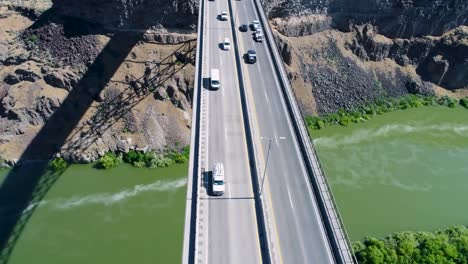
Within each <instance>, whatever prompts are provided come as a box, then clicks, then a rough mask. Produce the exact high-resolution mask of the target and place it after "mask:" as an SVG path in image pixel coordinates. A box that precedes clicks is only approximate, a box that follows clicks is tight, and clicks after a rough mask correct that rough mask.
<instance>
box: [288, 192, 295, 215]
mask: <svg viewBox="0 0 468 264" xmlns="http://www.w3.org/2000/svg"><path fill="white" fill-rule="evenodd" d="M288 196H289V203H290V204H291V207H292V209H293V210H294V203H293V201H292V198H291V193H290V192H289V189H288Z"/></svg>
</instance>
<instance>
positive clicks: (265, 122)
mask: <svg viewBox="0 0 468 264" xmlns="http://www.w3.org/2000/svg"><path fill="white" fill-rule="evenodd" d="M217 2H218V0H217ZM219 2H223V1H219ZM232 4H233V12H234V15H233V19H234V22H235V24H236V27H238V26H239V25H240V24H250V23H251V22H252V21H253V20H259V17H258V14H257V13H256V11H255V6H254V3H253V1H252V0H241V1H232ZM236 30H238V29H236ZM237 32H238V34H237V35H238V37H239V51H240V52H241V53H245V52H246V51H247V50H249V49H254V50H255V51H256V52H257V63H256V64H246V63H242V65H243V72H244V78H245V80H244V83H245V86H246V90H247V97H248V99H249V101H248V104H249V106H250V107H251V109H252V110H251V112H252V113H251V119H252V121H253V126H254V127H253V128H252V129H253V130H254V133H253V135H254V137H255V138H254V141H256V142H257V144H261V147H260V146H259V149H261V151H260V152H261V155H260V157H262V158H261V160H260V163H261V164H259V165H258V166H259V168H261V171H262V170H263V168H264V164H265V163H264V161H265V159H266V155H267V149H268V140H267V138H271V139H272V141H271V151H270V156H269V161H268V167H267V171H266V175H267V176H266V182H265V190H266V192H265V193H264V194H263V196H264V197H263V198H264V199H268V200H269V201H270V202H271V204H272V207H273V210H272V211H273V217H274V221H275V232H276V236H277V238H278V240H279V247H278V248H279V251H280V253H279V255H280V262H282V263H320V264H324V263H334V258H333V254H332V251H331V248H330V245H329V241H328V239H327V236H326V234H325V229H324V225H323V223H322V221H321V219H320V215H319V209H318V207H317V202H316V199H315V197H314V194H313V193H312V188H311V185H310V183H309V179H308V176H307V172H306V169H305V165H304V163H303V159H302V156H301V154H300V149H299V146H298V141H297V139H296V137H295V133H294V130H293V126H292V124H291V120H290V116H289V114H288V109H287V107H286V104H285V101H284V97H283V94H282V92H281V88H280V84H279V79H278V78H279V77H278V76H277V75H276V72H275V70H274V68H273V59H272V57H271V54H270V53H269V50H268V48H267V46H266V44H265V43H256V42H254V41H253V38H252V33H253V32H252V31H250V29H249V31H248V32H240V31H237ZM241 55H242V54H241ZM261 137H263V138H264V139H261ZM260 176H261V175H260Z"/></svg>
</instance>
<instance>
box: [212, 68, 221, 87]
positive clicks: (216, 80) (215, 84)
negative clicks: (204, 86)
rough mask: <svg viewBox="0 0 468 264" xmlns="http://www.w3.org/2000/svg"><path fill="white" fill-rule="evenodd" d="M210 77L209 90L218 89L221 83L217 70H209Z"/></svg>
mask: <svg viewBox="0 0 468 264" xmlns="http://www.w3.org/2000/svg"><path fill="white" fill-rule="evenodd" d="M210 77H211V80H210V86H211V88H214V89H218V88H219V87H220V86H221V81H220V80H219V70H218V69H211V76H210Z"/></svg>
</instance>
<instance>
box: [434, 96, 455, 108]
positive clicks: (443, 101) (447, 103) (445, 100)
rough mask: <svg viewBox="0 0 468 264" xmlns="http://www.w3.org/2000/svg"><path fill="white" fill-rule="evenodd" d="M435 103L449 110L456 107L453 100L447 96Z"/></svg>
mask: <svg viewBox="0 0 468 264" xmlns="http://www.w3.org/2000/svg"><path fill="white" fill-rule="evenodd" d="M437 103H438V104H439V105H442V106H448V107H450V108H454V107H455V105H456V101H455V99H453V98H452V97H449V96H446V95H445V96H442V97H440V98H439V99H438V100H437Z"/></svg>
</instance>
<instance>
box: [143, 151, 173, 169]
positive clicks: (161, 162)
mask: <svg viewBox="0 0 468 264" xmlns="http://www.w3.org/2000/svg"><path fill="white" fill-rule="evenodd" d="M174 163H175V162H174V161H173V160H171V159H170V158H168V157H165V156H164V155H162V154H154V156H153V159H151V160H150V161H149V163H147V164H146V166H148V167H149V168H164V167H169V166H171V165H174Z"/></svg>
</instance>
